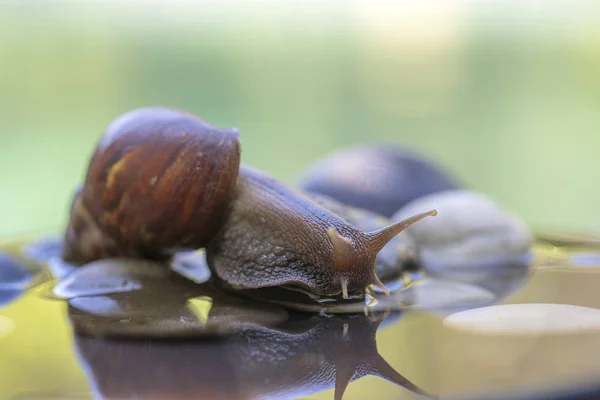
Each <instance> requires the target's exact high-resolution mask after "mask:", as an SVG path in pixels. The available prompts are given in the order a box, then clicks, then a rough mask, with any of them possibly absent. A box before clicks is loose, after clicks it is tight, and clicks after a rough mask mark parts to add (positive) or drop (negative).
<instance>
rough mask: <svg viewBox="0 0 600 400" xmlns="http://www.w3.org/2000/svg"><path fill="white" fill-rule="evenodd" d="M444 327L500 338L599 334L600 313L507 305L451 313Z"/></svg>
mask: <svg viewBox="0 0 600 400" xmlns="http://www.w3.org/2000/svg"><path fill="white" fill-rule="evenodd" d="M444 325H446V326H447V327H449V328H453V329H456V330H460V331H465V332H470V333H479V334H497V335H551V334H574V333H585V332H598V331H600V310H598V309H595V308H589V307H581V306H573V305H566V304H505V305H496V306H490V307H484V308H477V309H474V310H467V311H461V312H458V313H455V314H452V315H450V316H448V317H446V319H445V320H444Z"/></svg>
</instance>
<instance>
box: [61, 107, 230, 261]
mask: <svg viewBox="0 0 600 400" xmlns="http://www.w3.org/2000/svg"><path fill="white" fill-rule="evenodd" d="M239 164H240V143H239V134H238V132H237V131H235V130H223V129H219V128H215V127H213V126H211V125H209V124H207V123H206V122H204V121H202V120H200V119H199V118H197V117H195V116H193V115H191V114H188V113H185V112H182V111H179V110H174V109H169V108H161V107H149V108H141V109H137V110H133V111H131V112H128V113H126V114H123V115H122V116H120V117H118V118H117V119H115V120H114V121H113V122H112V123H111V124H110V125H109V126H108V128H107V130H106V132H105V133H104V136H103V137H102V138H101V140H100V141H99V143H98V145H97V147H96V150H95V152H94V154H93V156H92V158H91V160H90V164H89V167H88V171H87V176H86V179H85V183H84V185H83V188H82V189H81V190H80V191H78V192H77V193H76V194H75V198H74V200H73V203H72V206H71V218H70V221H69V225H68V227H67V231H66V237H65V247H64V251H63V257H64V259H65V260H68V261H71V262H75V263H84V262H89V261H92V260H94V259H98V258H102V257H106V256H117V255H121V256H139V257H149V258H158V257H161V256H162V255H164V254H169V253H172V252H174V251H177V250H179V249H195V248H200V247H204V246H206V245H207V244H208V242H209V241H210V240H211V239H212V237H213V236H214V234H215V232H216V231H217V230H218V229H219V227H220V225H221V223H222V221H223V218H224V216H225V213H226V211H227V209H228V206H229V203H230V199H231V197H232V195H233V192H234V188H235V184H236V180H237V176H238V171H239Z"/></svg>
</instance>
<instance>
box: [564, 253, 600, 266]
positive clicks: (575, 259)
mask: <svg viewBox="0 0 600 400" xmlns="http://www.w3.org/2000/svg"><path fill="white" fill-rule="evenodd" d="M569 261H570V263H571V264H572V265H574V266H577V267H600V253H598V252H596V253H579V254H574V255H572V256H570V257H569Z"/></svg>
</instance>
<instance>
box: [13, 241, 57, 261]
mask: <svg viewBox="0 0 600 400" xmlns="http://www.w3.org/2000/svg"><path fill="white" fill-rule="evenodd" d="M62 248H63V240H62V238H61V237H58V236H44V237H41V238H38V239H36V240H33V241H32V242H31V243H28V244H26V245H25V246H23V250H22V251H23V254H24V255H25V256H27V257H29V258H31V259H33V260H35V261H37V262H39V263H40V264H47V263H48V261H49V260H50V259H52V258H55V257H60V255H61V252H62Z"/></svg>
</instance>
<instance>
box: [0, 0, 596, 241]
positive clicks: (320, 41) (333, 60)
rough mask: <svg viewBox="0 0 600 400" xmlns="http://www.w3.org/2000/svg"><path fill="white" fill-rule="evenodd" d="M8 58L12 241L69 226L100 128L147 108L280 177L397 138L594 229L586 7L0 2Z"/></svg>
mask: <svg viewBox="0 0 600 400" xmlns="http://www.w3.org/2000/svg"><path fill="white" fill-rule="evenodd" d="M0 51H1V53H0V54H1V61H0V73H1V75H0V76H1V77H2V79H1V81H0V84H1V86H0V102H1V103H0V109H1V110H2V111H1V113H2V114H1V115H2V117H1V118H0V188H1V189H0V193H1V194H0V204H1V207H0V235H3V236H8V235H28V234H31V233H38V232H49V231H50V232H51V231H56V230H59V229H61V228H62V227H63V226H64V224H65V220H66V215H67V214H66V213H67V207H68V204H69V200H70V197H71V194H72V191H73V188H74V187H75V186H76V185H77V184H78V183H79V182H80V181H81V179H82V178H83V176H84V172H85V167H86V164H87V160H88V157H89V155H90V153H91V151H92V149H93V147H94V144H95V142H96V140H97V139H98V138H99V136H100V135H101V134H102V131H103V129H104V128H105V127H106V125H107V124H108V123H109V122H110V121H111V120H112V119H113V118H115V117H116V116H118V115H119V114H121V113H123V112H126V111H128V110H131V109H133V108H137V107H141V106H147V105H166V106H173V107H179V108H183V109H185V110H188V111H190V112H192V113H195V114H197V115H199V116H201V117H202V118H204V119H205V120H207V121H209V122H211V123H212V124H215V125H218V126H222V127H233V126H235V127H238V128H239V129H240V131H241V134H242V139H243V161H244V162H246V163H249V164H253V165H255V166H257V167H259V168H262V169H264V170H266V171H268V172H270V173H272V174H273V175H275V176H277V177H279V178H280V179H282V180H284V181H286V182H290V183H293V182H294V181H295V179H296V178H297V177H298V175H299V174H300V173H301V171H302V170H303V169H304V168H305V167H306V166H307V165H308V164H309V163H311V162H312V161H314V160H315V159H317V158H318V157H321V156H323V155H324V154H327V153H328V152H331V151H332V150H334V149H337V148H340V147H343V146H347V145H353V144H357V143H360V142H373V141H391V142H394V143H399V144H403V145H406V146H409V147H410V148H413V149H416V150H418V151H420V152H422V153H423V154H424V155H425V156H427V157H430V158H432V159H434V160H436V161H438V162H439V163H441V164H442V165H444V166H445V167H446V168H447V169H448V170H450V171H451V172H452V173H453V174H455V175H456V176H457V177H458V178H459V179H460V180H461V181H462V182H463V183H464V184H465V185H467V186H469V187H472V188H475V189H478V190H481V191H484V192H486V193H488V194H490V195H491V196H493V197H494V198H496V199H497V200H498V201H499V202H501V203H502V204H503V205H504V206H506V207H507V208H510V209H512V210H514V211H516V212H518V213H519V214H520V215H521V216H522V217H523V218H524V219H525V220H526V221H527V222H529V223H530V224H532V225H533V226H535V227H536V228H551V229H557V230H562V231H587V232H592V233H600V224H599V223H598V217H597V216H596V214H597V213H596V209H597V205H598V204H599V203H600V184H599V178H600V171H599V168H598V152H599V150H600V134H599V132H598V131H599V129H600V3H599V2H597V1H595V2H594V1H578V0H575V1H573V0H570V1H569V0H565V1H555V0H548V1H533V0H522V1H429V0H420V1H405V0H402V1H371V0H370V1H342V2H334V1H331V2H327V1H302V2H289V1H270V2H267V1H262V2H244V1H242V2H227V1H195V2H183V1H160V2H159V1H141V0H139V1H114V2H111V1H103V2H101V1H83V2H75V1H71V2H53V1H14V2H11V1H8V2H6V1H4V2H2V11H1V12H0Z"/></svg>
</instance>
